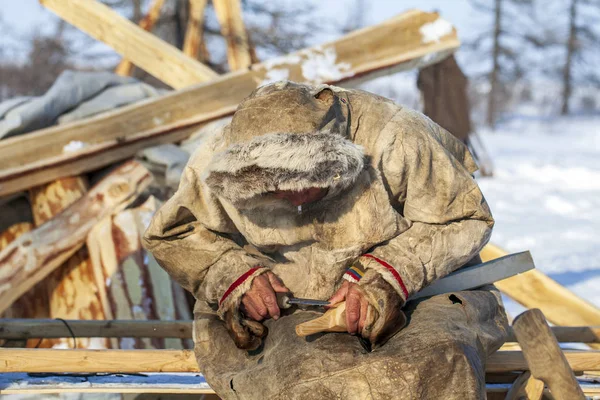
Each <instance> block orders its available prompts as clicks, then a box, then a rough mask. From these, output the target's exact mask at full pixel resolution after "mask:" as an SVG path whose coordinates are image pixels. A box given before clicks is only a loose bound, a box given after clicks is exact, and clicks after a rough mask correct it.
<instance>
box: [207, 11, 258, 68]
mask: <svg viewBox="0 0 600 400" xmlns="http://www.w3.org/2000/svg"><path fill="white" fill-rule="evenodd" d="M213 6H214V8H215V13H216V14H217V19H218V20H219V24H221V34H222V35H223V37H224V38H225V41H226V42H227V62H228V64H229V68H230V69H231V70H232V71H237V70H241V69H246V68H249V67H250V65H251V64H252V57H251V55H250V44H249V40H248V32H247V31H246V26H245V25H244V19H243V18H242V6H241V4H240V0H213Z"/></svg>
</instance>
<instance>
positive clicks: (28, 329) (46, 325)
mask: <svg viewBox="0 0 600 400" xmlns="http://www.w3.org/2000/svg"><path fill="white" fill-rule="evenodd" d="M67 323H68V324H69V325H70V326H71V327H72V328H73V330H74V331H76V336H79V337H125V336H126V335H123V334H122V333H127V332H131V336H128V337H173V338H181V339H191V338H192V321H188V320H177V321H158V320H152V321H129V320H127V321H119V320H112V321H82V320H67ZM55 328H56V330H55ZM551 329H552V333H553V334H554V336H556V339H557V340H558V341H559V342H561V343H600V327H597V326H596V327H594V326H573V327H564V326H553V327H552V328H551ZM105 330H106V331H105ZM77 332H79V333H77ZM40 337H47V338H56V337H70V334H69V333H68V332H67V331H66V330H65V326H64V324H63V323H62V322H60V321H56V320H46V319H0V339H28V338H40ZM516 341H517V340H516V338H515V336H514V333H513V331H512V328H511V329H510V330H509V332H508V339H507V342H516Z"/></svg>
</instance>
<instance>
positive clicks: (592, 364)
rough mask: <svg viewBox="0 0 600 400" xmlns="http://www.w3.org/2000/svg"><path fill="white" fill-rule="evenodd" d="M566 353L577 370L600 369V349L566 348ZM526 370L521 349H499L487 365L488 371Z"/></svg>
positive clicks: (571, 364) (568, 359) (570, 363)
mask: <svg viewBox="0 0 600 400" xmlns="http://www.w3.org/2000/svg"><path fill="white" fill-rule="evenodd" d="M564 354H565V357H566V358H567V361H568V362H569V365H570V366H571V369H572V370H573V371H575V372H577V371H599V370H600V351H598V350H589V351H579V350H565V351H564ZM526 370H529V366H528V365H527V361H525V357H524V356H523V353H522V352H520V351H497V352H495V353H494V354H492V355H491V356H490V357H488V359H487V361H486V367H485V371H486V372H487V373H503V372H511V371H526Z"/></svg>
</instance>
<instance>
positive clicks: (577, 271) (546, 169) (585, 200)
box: [479, 116, 600, 316]
mask: <svg viewBox="0 0 600 400" xmlns="http://www.w3.org/2000/svg"><path fill="white" fill-rule="evenodd" d="M599 125H600V116H595V117H594V116H587V117H584V116H579V117H569V118H552V119H547V118H546V119H544V118H535V117H520V118H513V119H512V120H509V121H508V122H506V123H503V124H502V125H500V127H499V128H498V129H497V131H496V132H495V133H491V132H483V133H482V139H483V141H484V143H485V144H486V147H487V150H488V151H489V152H490V155H491V156H492V159H493V161H494V163H495V170H494V177H493V178H479V185H480V187H481V189H482V191H483V193H484V195H485V197H486V199H487V200H488V202H489V204H490V208H491V210H492V213H493V214H494V217H495V220H496V226H495V227H494V233H493V235H492V239H491V241H492V242H493V243H495V244H497V245H499V246H501V247H503V248H505V249H506V250H508V251H510V252H517V251H522V250H530V251H531V253H532V255H533V258H534V260H535V263H536V267H537V268H538V269H539V270H541V271H543V272H544V273H546V274H547V275H549V276H550V277H551V278H552V279H554V280H556V281H558V282H559V283H561V284H562V285H564V286H566V287H567V288H568V289H570V290H571V291H573V292H574V293H575V294H577V295H579V296H580V297H583V298H584V299H586V300H588V301H590V302H591V303H593V304H595V305H596V306H599V307H600V290H598V288H600V130H599V129H598V126H599ZM506 305H507V309H508V311H509V312H510V314H511V315H512V316H516V315H517V314H519V313H520V312H521V311H522V310H523V309H522V308H521V307H520V306H518V305H516V304H515V303H513V302H511V301H507V302H506Z"/></svg>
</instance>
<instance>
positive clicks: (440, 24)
mask: <svg viewBox="0 0 600 400" xmlns="http://www.w3.org/2000/svg"><path fill="white" fill-rule="evenodd" d="M453 29H454V27H453V26H452V24H451V23H450V22H448V21H446V20H445V19H443V18H438V19H436V20H435V21H433V22H429V23H427V24H424V25H423V26H422V27H421V29H419V32H421V35H422V36H423V38H422V40H423V43H431V42H439V41H440V39H441V38H443V37H444V36H446V35H449V34H451V33H452V30H453Z"/></svg>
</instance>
